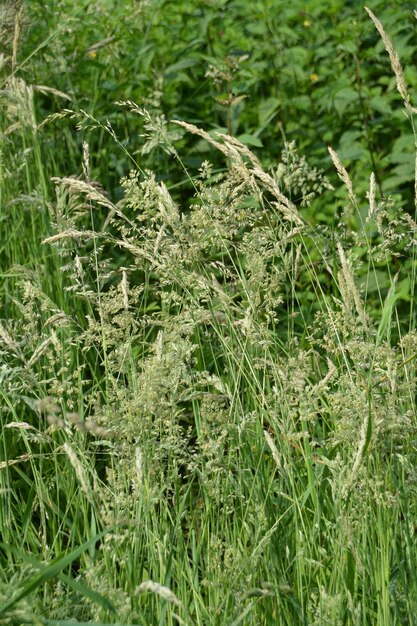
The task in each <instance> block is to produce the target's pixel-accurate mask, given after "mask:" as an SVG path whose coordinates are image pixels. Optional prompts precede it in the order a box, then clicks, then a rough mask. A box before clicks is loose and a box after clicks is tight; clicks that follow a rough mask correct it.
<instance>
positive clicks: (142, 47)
mask: <svg viewBox="0 0 417 626" xmlns="http://www.w3.org/2000/svg"><path fill="white" fill-rule="evenodd" d="M368 4H369V6H370V8H371V9H372V10H374V11H375V12H376V13H377V14H378V16H379V18H380V19H381V20H382V21H383V23H384V24H385V27H386V29H387V30H388V32H390V35H391V37H392V38H393V41H394V45H395V48H396V50H397V52H398V54H399V56H400V58H401V60H402V62H403V65H405V67H406V72H405V73H406V78H407V80H408V81H409V83H410V84H411V85H412V86H413V85H415V84H416V82H417V71H416V69H415V66H416V52H415V46H413V40H414V38H415V34H416V23H415V20H414V18H413V14H412V10H413V8H414V5H413V3H412V2H404V1H394V2H392V3H389V4H387V3H385V2H382V1H379V0H374V1H371V2H369V3H368ZM26 19H27V22H28V27H27V28H26V29H25V30H24V33H23V37H24V40H25V45H24V46H22V47H21V50H20V60H23V59H25V58H26V57H27V56H28V55H29V54H31V52H32V51H33V49H34V47H36V46H37V45H38V46H41V49H40V50H39V52H38V53H37V54H36V55H34V56H33V58H32V60H30V61H29V62H28V63H26V65H25V68H24V73H23V74H24V76H25V78H26V80H27V81H28V82H30V83H34V84H46V85H48V86H50V87H54V88H56V89H58V90H60V91H62V92H64V93H66V94H68V96H70V98H71V101H70V103H68V107H69V108H72V109H75V110H79V109H83V110H85V111H87V112H88V113H89V114H91V115H93V116H94V117H95V118H97V119H98V120H100V121H101V122H102V123H103V124H105V123H106V121H107V120H109V121H110V122H111V124H112V126H113V128H114V129H115V130H116V132H117V134H118V136H119V138H120V139H121V140H122V141H123V144H124V145H125V146H126V147H127V148H128V149H129V151H131V152H135V150H140V148H141V145H142V144H143V140H142V139H141V137H140V135H141V128H140V125H139V124H138V120H136V119H133V120H132V119H131V118H129V116H128V115H127V114H126V112H125V111H121V110H120V109H118V108H117V107H115V105H114V103H115V101H120V100H133V101H134V102H136V103H137V104H138V105H140V106H145V107H146V108H147V109H148V110H149V111H150V112H151V114H154V115H161V114H162V115H164V116H165V117H166V119H167V120H169V119H172V118H176V119H184V120H187V121H189V122H193V123H195V124H197V125H200V126H201V127H203V128H206V129H216V130H225V129H227V130H228V131H230V132H231V133H232V134H233V135H235V136H237V137H240V138H242V140H243V141H245V142H246V143H247V144H248V145H251V147H253V148H254V149H255V151H257V153H258V155H259V156H260V157H261V158H262V161H263V163H264V165H265V166H267V167H268V166H269V165H275V164H276V163H277V160H278V158H279V154H280V152H281V148H282V146H283V141H284V139H285V140H287V141H292V140H294V141H295V142H296V144H297V148H298V149H299V150H300V151H301V152H303V153H306V154H308V157H309V160H310V162H311V164H312V165H316V166H319V167H324V169H325V170H326V171H327V172H329V173H332V167H331V164H330V160H329V158H328V156H327V151H326V146H327V145H332V146H333V147H334V148H335V149H336V150H337V151H338V153H339V155H340V157H341V159H342V161H343V162H344V164H345V165H346V166H348V168H349V171H350V173H351V175H352V176H353V177H354V178H355V179H356V181H355V182H357V183H359V185H360V186H362V188H364V187H365V186H366V185H367V184H368V181H367V180H364V176H368V174H367V173H368V172H369V171H374V172H375V175H376V177H377V181H378V185H379V187H380V190H382V191H383V193H384V194H389V193H395V194H399V195H401V197H402V198H403V199H404V202H408V201H409V200H410V191H409V183H410V181H411V180H412V179H413V173H414V165H413V156H412V155H413V147H414V139H413V137H412V135H411V134H410V130H409V127H408V125H407V122H406V120H405V119H404V116H403V113H402V109H401V104H400V98H399V96H398V94H397V92H396V89H395V80H394V77H393V76H392V75H391V71H390V68H389V62H388V59H387V56H386V54H385V52H384V49H383V44H382V42H381V41H380V38H379V37H378V34H377V32H376V31H375V28H374V27H373V25H372V23H371V22H370V20H369V19H368V16H367V15H366V13H365V10H364V8H363V4H362V3H360V2H344V1H341V0H333V1H332V2H323V1H321V0H317V1H314V2H313V1H310V2H308V3H305V2H292V3H291V5H289V4H288V3H285V2H276V1H275V0H260V1H256V2H245V1H240V0H233V1H227V0H206V1H204V2H201V1H200V0H198V1H196V0H184V1H181V2H175V3H173V2H167V1H161V0H150V1H147V2H133V1H132V2H123V3H118V2H111V1H104V0H102V1H100V2H85V3H83V4H81V3H80V5H79V7H77V11H76V12H74V10H73V3H72V2H65V1H60V2H58V1H54V2H51V3H48V6H47V8H45V4H44V3H43V2H38V1H36V0H34V1H32V2H30V3H27V5H26ZM49 38H51V39H50V40H49ZM45 42H47V45H44V43H45ZM40 61H41V62H40ZM66 104H67V103H66ZM37 107H38V115H39V119H40V120H41V119H43V118H44V117H45V116H46V115H48V114H50V113H53V112H56V111H58V110H60V109H61V108H62V100H61V99H56V98H55V97H54V96H51V95H50V94H49V95H40V96H39V97H38V98H37ZM399 128H400V129H402V130H401V132H400V133H399ZM63 136H64V137H66V139H63ZM74 139H75V138H74V133H73V130H72V128H71V127H69V128H68V130H67V131H66V133H64V135H63V131H62V126H61V125H60V126H59V128H56V129H55V131H54V132H52V131H48V130H47V131H46V136H45V141H48V144H47V146H46V147H47V149H48V150H49V151H52V150H54V151H56V152H61V142H62V141H64V142H65V143H64V146H63V147H65V148H66V153H67V154H68V155H69V156H71V155H72V158H73V159H74V160H76V154H77V152H76V150H75V148H74ZM80 140H81V137H79V138H78V141H80ZM90 141H92V152H93V157H94V162H95V163H96V168H97V169H99V167H100V165H99V164H100V162H101V161H105V162H106V164H107V166H108V167H109V177H108V179H107V180H108V187H109V189H111V190H116V193H117V189H120V188H119V186H118V185H119V182H118V181H119V178H120V177H121V176H122V175H124V174H125V173H126V170H127V168H128V167H129V166H130V164H129V163H128V162H127V161H126V157H125V156H124V155H123V153H122V152H121V151H120V150H117V149H116V148H115V147H114V142H113V141H111V138H110V137H109V136H106V134H105V132H104V131H101V133H99V135H98V136H96V137H94V138H92V139H90ZM178 148H179V150H180V151H181V154H182V155H186V156H185V163H186V165H188V166H192V167H196V166H197V165H199V164H200V163H201V162H202V160H204V158H205V157H206V151H207V149H208V146H207V144H205V143H203V142H201V141H198V140H196V138H193V137H191V138H190V137H185V138H184V139H183V142H182V145H181V144H180V145H179V146H178ZM140 161H141V165H142V166H143V167H145V166H146V164H147V163H149V160H147V159H146V158H144V157H141V158H140ZM152 163H153V164H154V166H155V164H157V165H158V167H157V169H158V173H159V175H160V176H163V175H164V173H165V176H166V177H168V176H169V174H168V171H170V172H172V163H170V162H169V157H167V155H166V154H165V153H164V152H163V151H162V150H161V149H159V152H158V154H157V155H155V154H152ZM74 165H75V163H74ZM365 173H366V174H365ZM332 175H333V173H332ZM171 182H172V181H171ZM316 218H317V219H322V220H326V219H327V220H328V219H329V216H328V215H320V216H316Z"/></svg>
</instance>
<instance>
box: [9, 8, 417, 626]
mask: <svg viewBox="0 0 417 626" xmlns="http://www.w3.org/2000/svg"><path fill="white" fill-rule="evenodd" d="M368 12H369V15H370V18H371V20H372V21H373V22H374V24H375V26H376V28H377V30H378V31H379V33H380V35H381V37H382V40H383V43H384V45H385V47H386V49H387V51H388V53H389V57H390V60H391V64H392V69H393V72H394V77H395V81H396V86H397V88H398V92H399V95H400V97H401V99H402V103H403V107H404V111H405V113H406V116H407V117H408V119H409V121H410V123H411V129H412V131H411V132H413V116H414V115H415V108H414V104H413V102H412V99H411V98H410V96H409V93H408V89H407V85H406V82H405V78H404V73H403V70H402V67H401V64H400V61H399V57H398V56H397V55H396V53H395V52H394V50H393V47H392V44H391V41H390V39H389V38H388V35H387V34H386V32H385V30H384V28H383V26H382V24H381V22H380V21H378V20H377V18H376V17H375V15H374V14H373V13H372V12H370V11H368ZM17 19H18V18H17ZM13 20H14V21H13V23H14V24H16V23H17V22H16V17H15V16H13ZM371 23H372V22H371ZM14 33H16V29H15V30H14ZM12 39H13V38H12ZM14 41H16V34H15V35H14ZM10 45H11V50H12V54H11V58H12V59H13V57H14V54H13V50H14V49H15V47H13V41H11V44H10ZM2 98H3V100H2V102H3V104H2V116H3V117H2V122H3V127H2V128H3V130H2V198H1V202H2V219H3V221H5V222H6V221H7V225H8V226H7V227H8V228H10V236H9V238H8V239H6V240H5V241H3V242H2V257H3V258H4V260H5V263H7V266H5V267H6V269H3V270H2V271H3V275H2V291H1V293H2V299H3V302H2V317H3V319H2V321H1V324H0V359H1V360H0V394H1V395H0V397H1V399H2V400H1V404H0V411H1V412H0V418H1V426H2V445H1V453H0V454H1V460H0V481H1V485H0V496H1V507H0V528H1V544H0V618H1V620H2V623H5V624H24V623H33V624H45V625H50V626H52V625H58V624H60V625H64V624H75V623H80V622H81V623H83V622H84V623H86V622H88V623H94V624H112V623H118V624H138V625H139V624H140V625H144V626H154V625H155V624H160V625H161V626H162V624H168V625H173V624H178V623H179V624H186V625H187V626H192V625H196V626H197V625H201V626H203V625H204V626H211V625H219V626H237V625H239V624H247V625H250V626H255V624H256V625H258V624H262V625H265V626H269V625H272V624H279V625H283V626H284V625H285V626H290V625H291V626H292V625H294V624H300V625H301V624H302V625H307V624H308V625H311V626H313V625H317V626H322V625H325V624H329V625H332V626H333V625H348V626H357V625H358V624H370V625H371V624H378V625H382V626H391V625H392V624H416V623H417V602H416V598H417V577H416V573H415V572H416V571H417V570H416V568H417V563H416V561H417V550H416V537H415V533H416V525H417V512H416V502H417V500H416V495H417V493H416V492H417V475H416V469H415V468H416V464H417V458H416V457H417V450H416V443H417V441H416V418H415V415H416V407H415V403H416V366H415V357H416V351H417V334H416V331H415V267H416V258H415V255H416V252H415V247H416V238H415V233H416V230H417V224H416V219H415V207H413V209H412V210H410V207H409V206H407V207H404V206H403V202H396V201H395V199H392V198H387V197H385V196H381V195H380V193H379V191H378V184H377V179H376V176H375V174H370V179H369V188H368V190H367V192H366V195H365V194H363V193H362V194H361V193H359V192H358V191H357V190H356V189H355V188H354V185H353V183H352V181H351V178H350V176H349V173H348V171H347V169H346V168H345V166H344V164H343V162H342V160H341V158H340V156H339V155H338V153H337V151H335V150H333V149H332V148H330V150H329V153H330V158H331V160H332V162H333V164H334V167H335V171H336V173H337V174H338V176H339V178H340V180H341V182H342V183H343V189H344V191H343V193H344V196H343V197H344V206H343V211H341V213H340V215H338V217H337V220H336V221H335V224H334V226H333V227H330V226H322V227H318V226H317V225H313V224H312V223H311V222H310V221H309V220H308V219H307V218H306V213H305V211H304V209H305V207H309V206H311V203H313V202H316V203H320V202H321V203H325V202H327V198H328V195H329V194H330V193H334V191H333V190H332V185H331V184H330V182H329V181H328V179H327V178H326V176H325V175H324V173H323V172H322V171H320V170H318V169H317V167H314V166H310V165H309V163H308V161H307V160H306V159H305V157H304V156H303V155H301V154H299V153H298V151H297V149H296V147H295V146H294V144H293V143H292V142H288V143H286V144H285V146H284V149H283V152H282V158H281V159H280V165H279V166H277V167H271V168H264V167H263V166H262V164H261V161H260V160H259V158H258V157H257V156H256V155H255V154H254V153H253V152H252V151H251V149H249V148H248V147H247V145H245V144H244V143H242V142H241V141H240V140H238V139H236V138H234V137H233V136H232V135H231V134H229V133H225V132H222V133H221V132H217V133H213V132H210V133H209V132H207V131H206V130H204V129H202V128H201V127H200V126H198V125H195V124H192V123H189V122H184V121H174V122H173V123H172V124H170V125H168V124H167V123H166V121H165V120H164V118H162V117H161V116H158V115H155V114H154V113H153V112H152V111H151V112H149V111H148V110H146V109H144V108H143V107H141V106H138V105H137V104H135V103H134V102H133V101H131V100H126V101H121V102H119V103H118V110H122V111H124V114H125V115H126V119H128V120H129V124H130V125H132V126H134V125H135V124H136V123H138V124H139V123H140V124H142V128H143V129H144V130H145V133H146V137H145V138H144V142H143V146H144V148H143V152H144V153H145V154H149V155H150V156H149V159H151V156H152V154H153V153H154V152H155V150H156V151H160V152H162V153H163V154H166V155H167V156H168V157H169V159H171V160H172V162H173V163H174V164H175V167H174V171H175V172H178V171H181V172H182V177H183V180H184V181H186V182H184V183H183V193H182V195H181V198H182V200H181V203H180V202H179V200H178V198H177V197H176V195H175V193H171V192H170V190H169V188H168V184H167V180H166V176H164V177H162V176H160V175H159V172H158V171H154V170H151V169H148V168H142V167H141V166H140V164H139V165H137V166H135V167H134V168H133V169H131V171H130V172H129V173H128V174H127V175H125V176H123V178H122V180H121V189H122V190H123V195H122V197H121V199H120V200H117V201H116V200H114V199H112V198H111V197H110V196H109V194H108V193H106V192H105V190H104V189H103V188H102V187H101V185H100V184H99V182H97V181H96V180H95V178H94V175H93V173H92V172H93V166H92V163H91V161H92V158H91V155H90V149H89V145H88V143H84V144H83V148H82V159H81V160H82V166H81V167H80V168H79V169H80V171H81V170H82V175H81V173H80V172H79V173H78V175H70V173H69V172H68V173H67V174H66V175H65V176H63V175H62V174H61V175H59V174H60V168H61V167H62V162H61V165H60V166H59V167H57V168H56V169H55V171H54V166H53V163H52V162H51V160H49V159H48V157H47V151H46V152H43V150H44V149H45V146H43V144H42V142H41V141H40V140H39V135H40V133H41V132H42V128H44V127H45V124H43V122H42V127H41V128H40V124H39V121H38V120H37V119H36V112H35V108H34V107H33V88H32V87H30V86H29V85H27V84H26V83H25V82H24V81H23V80H22V79H18V78H17V77H16V76H14V77H13V78H11V79H9V80H8V82H7V84H6V87H5V89H4V90H3V92H2ZM64 118H65V119H64ZM67 119H69V121H70V122H71V123H72V124H74V122H76V123H77V125H78V128H79V129H87V128H89V129H93V128H95V130H96V132H98V134H99V135H103V134H104V135H105V136H109V137H110V138H112V141H113V142H114V144H115V145H116V146H118V148H119V149H120V147H122V148H123V147H124V146H123V142H122V140H120V139H118V136H117V133H116V131H115V130H114V129H113V127H112V126H111V124H103V122H102V120H100V119H98V118H97V117H95V116H94V115H93V114H92V113H90V112H86V111H85V112H79V111H76V110H75V109H69V108H68V109H67V110H66V111H63V112H62V113H57V114H56V115H55V114H54V115H53V120H51V119H49V122H47V124H48V123H49V124H52V123H53V124H59V123H63V120H64V122H66V121H67ZM47 124H46V125H47ZM186 134H188V135H190V136H191V137H193V138H194V139H195V140H196V141H198V142H201V145H204V153H205V154H206V155H211V154H213V159H212V161H210V160H209V159H207V160H204V161H203V162H202V164H201V165H200V166H199V168H197V169H195V170H194V169H192V167H191V166H190V165H189V164H186V163H184V161H183V159H182V156H181V150H180V148H178V144H179V145H180V147H181V146H182V145H184V143H183V142H184V141H186V140H184V137H185V136H186ZM72 145H73V146H74V147H75V145H76V144H75V143H74V144H72ZM125 150H126V148H125ZM126 152H127V153H128V150H126ZM130 156H131V158H132V161H133V160H134V159H135V155H130ZM70 160H71V159H70ZM220 160H221V161H220ZM220 162H222V168H221V171H219V163H220ZM51 174H55V176H54V180H53V184H54V188H53V189H51V186H50V177H51ZM337 193H338V194H340V195H341V193H342V192H341V191H340V190H338V192H337ZM387 277H388V280H387ZM75 620H77V621H75Z"/></svg>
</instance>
